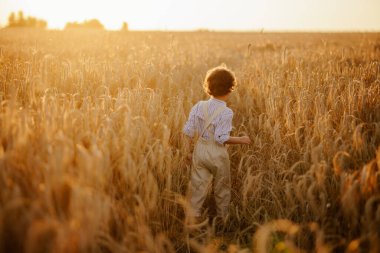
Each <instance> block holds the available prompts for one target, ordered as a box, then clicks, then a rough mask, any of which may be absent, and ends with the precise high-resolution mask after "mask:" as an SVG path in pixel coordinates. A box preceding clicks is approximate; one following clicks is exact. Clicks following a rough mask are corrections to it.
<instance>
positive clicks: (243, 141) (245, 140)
mask: <svg viewBox="0 0 380 253" xmlns="http://www.w3.org/2000/svg"><path fill="white" fill-rule="evenodd" d="M224 144H251V139H249V137H248V136H240V137H232V136H230V138H228V140H227V141H225V142H224Z"/></svg>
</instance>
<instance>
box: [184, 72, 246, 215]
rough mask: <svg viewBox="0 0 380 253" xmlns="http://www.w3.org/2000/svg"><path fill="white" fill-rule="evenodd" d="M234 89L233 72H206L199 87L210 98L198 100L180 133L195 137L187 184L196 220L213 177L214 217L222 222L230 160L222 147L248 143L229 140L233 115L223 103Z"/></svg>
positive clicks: (227, 202) (228, 194) (228, 192)
mask: <svg viewBox="0 0 380 253" xmlns="http://www.w3.org/2000/svg"><path fill="white" fill-rule="evenodd" d="M235 86H236V79H235V75H234V73H233V72H231V71H230V70H229V69H227V68H226V67H224V66H222V67H216V68H213V69H211V70H209V71H208V72H207V75H206V78H205V81H204V84H203V88H204V90H205V92H206V93H207V94H208V95H209V96H210V97H211V98H210V99H209V100H207V101H199V102H198V103H197V104H195V105H194V106H193V107H192V109H191V111H190V116H189V119H188V121H187V122H186V124H185V126H184V128H183V132H184V134H185V135H187V136H188V137H190V138H193V137H194V136H195V135H198V136H199V138H198V141H197V142H196V144H195V147H194V152H193V154H192V171H191V179H190V183H189V201H190V205H191V209H192V213H191V214H190V217H191V218H193V219H195V220H196V221H200V218H201V208H202V205H203V203H204V201H205V199H206V196H207V192H208V187H209V186H210V184H211V182H212V178H214V195H215V202H216V204H217V216H218V217H220V218H222V219H223V220H225V219H226V218H227V215H228V212H229V205H230V198H231V178H230V160H229V156H228V153H227V148H226V147H225V144H250V143H251V140H250V139H249V137H248V136H241V137H231V136H230V131H231V129H232V117H233V112H232V110H231V109H230V108H228V107H227V106H226V100H227V99H228V96H229V95H230V93H231V92H232V91H233V90H234V88H235Z"/></svg>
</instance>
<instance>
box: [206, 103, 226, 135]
mask: <svg viewBox="0 0 380 253" xmlns="http://www.w3.org/2000/svg"><path fill="white" fill-rule="evenodd" d="M201 106H202V109H203V114H204V116H205V125H204V126H203V130H202V132H201V135H200V136H201V137H202V135H203V133H204V132H205V131H206V129H207V128H208V127H209V126H210V124H211V122H212V121H213V120H214V119H215V118H216V117H217V116H218V115H219V114H220V113H221V112H222V111H223V110H224V109H225V108H226V106H224V105H222V106H219V107H218V108H216V109H215V111H214V113H213V114H212V115H211V117H209V115H208V107H209V102H208V101H202V104H201ZM211 138H212V139H213V136H211Z"/></svg>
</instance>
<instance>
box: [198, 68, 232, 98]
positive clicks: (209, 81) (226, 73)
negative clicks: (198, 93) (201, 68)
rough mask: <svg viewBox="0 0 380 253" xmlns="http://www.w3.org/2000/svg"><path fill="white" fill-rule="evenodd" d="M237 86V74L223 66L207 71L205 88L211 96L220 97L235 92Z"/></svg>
mask: <svg viewBox="0 0 380 253" xmlns="http://www.w3.org/2000/svg"><path fill="white" fill-rule="evenodd" d="M236 85H237V83H236V78H235V74H234V73H233V72H232V71H231V70H229V69H228V68H227V67H226V66H225V65H224V64H223V65H221V66H218V67H215V68H212V69H210V70H209V71H207V74H206V78H205V80H204V83H203V88H204V90H205V92H206V93H207V94H209V95H210V96H213V97H220V96H224V95H227V94H228V93H230V92H231V91H233V90H234V88H235V87H236Z"/></svg>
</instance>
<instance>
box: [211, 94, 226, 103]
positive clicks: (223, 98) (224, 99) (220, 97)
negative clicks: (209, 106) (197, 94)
mask: <svg viewBox="0 0 380 253" xmlns="http://www.w3.org/2000/svg"><path fill="white" fill-rule="evenodd" d="M212 98H215V99H218V100H222V101H224V102H227V99H228V94H227V95H224V96H219V97H215V96H212Z"/></svg>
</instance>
